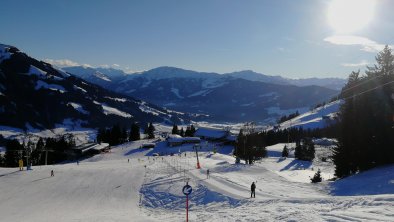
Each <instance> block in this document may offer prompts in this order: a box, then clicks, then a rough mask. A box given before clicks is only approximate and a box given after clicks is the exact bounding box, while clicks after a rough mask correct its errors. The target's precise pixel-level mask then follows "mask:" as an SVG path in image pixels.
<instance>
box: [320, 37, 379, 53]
mask: <svg viewBox="0 0 394 222" xmlns="http://www.w3.org/2000/svg"><path fill="white" fill-rule="evenodd" d="M324 41H326V42H329V43H331V44H334V45H358V46H361V50H362V51H366V52H373V53H376V52H379V51H382V50H383V48H384V44H380V43H377V42H375V41H373V40H370V39H368V38H365V37H362V36H354V35H334V36H329V37H326V38H325V39H324Z"/></svg>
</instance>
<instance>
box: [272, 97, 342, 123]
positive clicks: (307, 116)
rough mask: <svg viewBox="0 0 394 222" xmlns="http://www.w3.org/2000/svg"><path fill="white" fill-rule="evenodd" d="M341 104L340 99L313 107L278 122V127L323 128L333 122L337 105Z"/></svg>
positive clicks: (337, 110) (336, 112)
mask: <svg viewBox="0 0 394 222" xmlns="http://www.w3.org/2000/svg"><path fill="white" fill-rule="evenodd" d="M341 104H342V101H341V100H337V101H334V102H331V103H328V104H326V105H324V106H321V107H318V108H316V109H313V110H312V111H309V112H305V113H303V114H301V115H299V116H297V117H295V118H293V119H290V120H288V121H286V122H283V123H281V124H279V127H278V128H279V129H287V128H292V127H295V128H299V127H301V128H303V129H316V128H324V127H326V126H329V125H330V124H332V123H334V122H335V121H336V120H335V118H336V117H337V115H338V112H339V107H340V105H341Z"/></svg>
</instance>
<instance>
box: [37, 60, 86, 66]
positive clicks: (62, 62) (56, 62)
mask: <svg viewBox="0 0 394 222" xmlns="http://www.w3.org/2000/svg"><path fill="white" fill-rule="evenodd" d="M44 62H46V63H49V64H51V65H54V66H58V67H67V66H80V64H79V63H77V62H74V61H71V60H69V59H44Z"/></svg>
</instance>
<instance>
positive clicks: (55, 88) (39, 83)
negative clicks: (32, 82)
mask: <svg viewBox="0 0 394 222" xmlns="http://www.w3.org/2000/svg"><path fill="white" fill-rule="evenodd" d="M41 88H44V89H50V90H53V91H56V92H60V93H65V92H67V91H66V90H65V89H64V87H63V86H61V85H57V84H48V83H46V82H44V81H42V80H38V81H37V83H36V87H35V89H36V90H39V89H41Z"/></svg>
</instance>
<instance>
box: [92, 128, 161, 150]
mask: <svg viewBox="0 0 394 222" xmlns="http://www.w3.org/2000/svg"><path fill="white" fill-rule="evenodd" d="M143 130H144V131H143V132H144V134H145V138H146V139H154V138H155V130H156V129H155V127H154V126H153V123H152V122H150V123H149V124H146V125H145V126H144V127H143ZM140 132H141V127H140V126H139V124H138V123H136V122H133V123H132V124H131V127H130V130H129V131H128V130H127V129H126V128H124V127H120V125H119V124H115V125H113V126H112V127H111V128H100V129H99V130H98V131H97V137H96V140H97V142H98V143H109V145H111V146H115V145H119V144H122V143H125V142H128V141H136V140H140V139H141V133H140Z"/></svg>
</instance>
